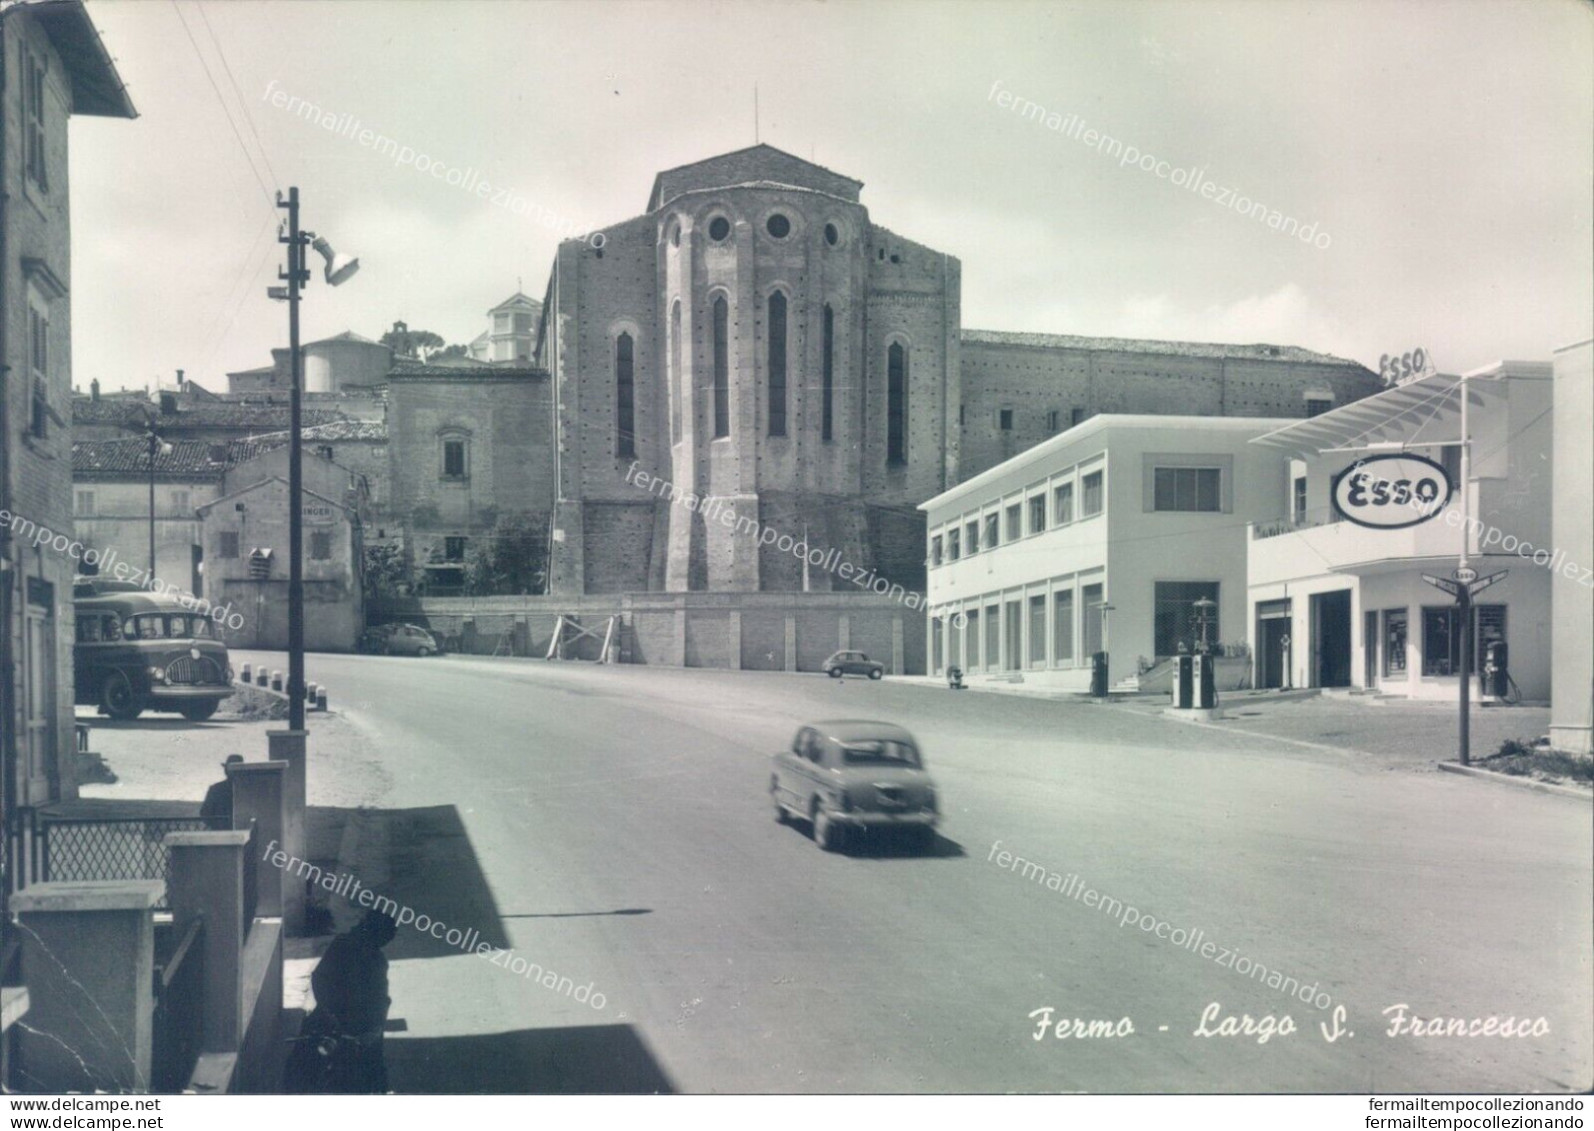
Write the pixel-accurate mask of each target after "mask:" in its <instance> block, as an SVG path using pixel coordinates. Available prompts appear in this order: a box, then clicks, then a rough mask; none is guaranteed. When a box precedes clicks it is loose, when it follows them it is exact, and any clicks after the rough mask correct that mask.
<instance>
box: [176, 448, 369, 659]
mask: <svg viewBox="0 0 1594 1131" xmlns="http://www.w3.org/2000/svg"><path fill="white" fill-rule="evenodd" d="M288 455H289V451H288V449H287V448H286V447H273V448H271V449H270V450H269V451H266V452H263V453H261V454H259V455H257V456H255V457H254V458H252V459H248V460H245V461H243V462H241V463H239V464H237V465H236V466H233V467H230V468H228V469H227V472H226V474H225V476H224V477H223V481H222V484H221V493H220V494H219V495H218V497H216V498H215V499H213V500H211V501H210V502H207V503H204V504H202V505H201V506H199V507H198V508H197V510H198V512H199V516H200V519H201V521H202V530H203V538H204V560H205V583H206V588H207V597H208V599H209V600H210V601H211V603H212V604H213V605H214V606H216V607H218V608H228V609H229V610H230V613H236V614H237V615H238V616H239V617H241V618H242V620H243V627H241V628H235V627H233V626H232V624H231V623H230V624H229V626H228V630H227V642H228V644H230V645H232V646H234V647H243V648H274V649H280V648H286V647H287V642H288V573H289V565H288V562H289V558H288V548H289V529H288V528H289V521H288V517H289V513H290V512H289V494H288ZM302 466H303V469H304V481H303V497H302V499H301V508H300V513H301V514H302V516H303V520H304V527H303V530H304V546H303V548H304V623H305V633H304V641H305V647H306V648H309V649H311V650H312V651H328V652H340V651H350V650H352V649H353V648H354V647H355V645H356V643H357V642H358V640H359V635H360V630H361V629H362V628H363V627H364V624H365V605H364V593H363V587H362V584H361V570H362V562H361V558H362V553H363V540H362V539H363V533H362V521H363V516H362V509H363V507H364V505H365V493H364V489H363V483H362V481H361V479H360V477H359V476H358V475H356V474H355V473H353V472H351V471H350V470H349V469H348V468H346V467H343V466H341V465H340V464H337V463H335V462H333V461H332V460H330V459H326V458H324V457H316V456H313V455H309V454H307V455H306V456H305V458H304V460H303V465H302ZM229 621H231V615H230V614H229Z"/></svg>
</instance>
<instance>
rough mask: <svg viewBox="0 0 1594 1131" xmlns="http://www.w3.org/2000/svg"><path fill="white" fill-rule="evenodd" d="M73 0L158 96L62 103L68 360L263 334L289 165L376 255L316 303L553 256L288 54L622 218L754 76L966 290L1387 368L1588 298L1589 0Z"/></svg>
mask: <svg viewBox="0 0 1594 1131" xmlns="http://www.w3.org/2000/svg"><path fill="white" fill-rule="evenodd" d="M89 7H90V12H91V14H92V15H93V17H94V19H95V21H96V22H97V24H98V26H99V28H100V31H101V34H102V36H103V37H104V39H105V41H106V44H107V45H108V47H109V48H110V50H111V52H112V53H113V54H114V55H115V56H116V58H117V61H118V65H119V67H120V69H121V73H122V76H123V78H124V79H125V80H126V82H127V84H128V86H129V89H130V90H131V93H132V97H133V100H134V103H135V104H136V105H137V107H138V109H139V112H140V115H141V117H140V118H139V119H138V120H137V121H133V122H126V121H116V120H105V121H102V120H99V119H92V118H80V119H77V120H76V121H74V123H73V127H72V131H73V134H72V177H73V186H72V194H73V195H72V207H73V237H74V248H73V254H74V278H73V307H74V309H73V317H74V326H73V334H74V379H75V381H76V382H77V383H78V384H79V385H80V386H84V387H86V386H87V384H88V382H89V380H90V379H91V378H94V377H98V378H99V379H100V380H101V382H102V384H103V385H104V386H105V387H107V388H118V387H141V386H143V385H145V384H147V383H151V382H153V381H154V380H155V379H156V378H164V379H168V380H169V379H170V376H171V374H172V372H173V370H175V369H176V368H178V367H181V368H183V369H185V370H187V372H188V374H189V375H190V376H192V377H195V378H196V379H198V380H200V381H202V382H205V383H206V384H208V385H209V386H210V387H212V388H216V389H221V388H224V387H225V379H224V377H223V376H222V375H223V374H224V373H225V372H226V371H227V370H229V369H242V368H248V367H252V366H256V365H261V364H265V363H267V362H269V360H270V354H269V351H270V349H271V347H272V346H274V345H282V344H284V343H285V338H286V315H285V311H284V308H283V307H282V306H281V305H279V304H276V303H272V302H270V301H269V300H268V299H267V298H266V297H265V293H264V290H265V287H267V286H268V285H270V284H272V283H274V282H275V281H276V280H275V272H276V267H277V265H278V264H279V262H280V249H279V248H278V246H277V245H276V244H275V242H274V240H273V238H272V237H273V235H274V224H275V217H276V215H277V213H276V211H275V209H273V208H272V207H271V205H270V203H269V201H270V195H269V194H274V193H275V191H276V189H277V188H278V187H279V186H281V187H284V188H285V187H286V186H288V185H297V186H299V188H300V191H301V195H302V197H303V200H304V223H305V226H306V227H307V228H311V229H314V230H316V231H318V232H320V233H322V234H323V235H326V236H328V237H329V238H331V239H332V241H333V243H334V244H336V245H337V246H338V247H339V249H340V250H345V249H346V250H348V251H350V252H353V253H355V254H357V255H359V257H360V259H361V263H362V268H361V272H360V274H359V275H358V276H357V277H356V278H354V279H353V280H352V281H350V282H349V283H348V284H346V285H345V286H343V287H341V288H338V289H337V290H333V289H331V288H329V287H326V286H325V285H322V284H321V283H320V282H319V279H318V281H317V282H316V283H315V284H313V285H312V287H311V289H310V291H309V294H308V298H307V301H306V303H305V312H304V317H305V333H306V340H310V339H313V338H315V337H320V336H324V335H328V334H333V333H337V332H339V331H342V330H345V329H353V330H356V331H358V332H360V333H363V334H366V335H368V336H370V337H376V336H378V335H379V334H380V333H381V332H382V330H383V329H384V328H385V327H387V326H389V325H391V324H392V322H393V321H394V320H395V319H400V318H402V319H404V320H406V321H407V322H409V324H410V325H411V326H412V327H417V328H425V329H431V330H434V331H436V332H437V333H439V334H441V335H443V337H444V338H446V339H447V340H449V341H468V340H469V339H470V338H471V337H473V336H474V335H475V334H477V333H478V332H479V331H480V330H481V329H482V328H483V327H484V325H485V320H484V317H483V315H484V312H485V311H486V310H487V308H488V307H490V306H492V305H494V304H495V303H497V302H498V301H500V300H501V299H503V298H505V297H507V296H508V295H509V294H511V293H512V292H513V291H514V290H515V288H516V285H517V280H519V281H520V285H521V286H522V287H523V289H524V290H525V291H526V292H527V293H528V294H530V295H532V296H533V297H535V298H540V297H541V296H542V292H543V288H544V285H545V283H546V280H547V272H548V267H549V263H550V259H551V256H552V253H553V249H554V246H555V242H556V240H557V238H558V237H557V234H556V233H555V231H554V230H552V228H551V227H550V226H549V225H548V224H546V223H542V222H539V221H538V219H537V218H536V216H535V215H532V216H526V215H517V214H516V213H515V212H514V211H512V210H511V209H509V208H506V207H504V206H502V205H494V204H493V203H492V201H491V199H490V198H489V199H485V200H484V199H482V198H480V197H478V196H476V195H472V194H470V193H468V192H466V191H464V190H462V189H461V188H457V187H451V186H450V185H449V184H447V183H446V181H445V180H439V179H434V178H433V177H432V176H430V175H427V174H425V173H421V172H419V171H417V170H416V169H415V168H401V167H396V165H395V161H394V159H393V158H392V157H390V156H384V155H382V154H381V153H379V152H377V151H376V150H375V148H374V147H362V146H361V145H360V144H359V143H358V142H357V140H353V139H351V138H348V137H345V136H340V135H338V134H335V133H333V132H330V131H327V130H323V129H321V128H319V127H318V126H317V125H315V124H314V123H313V122H312V121H308V120H306V118H304V117H303V116H300V115H297V114H294V113H290V112H288V111H286V110H284V109H282V108H279V107H277V106H274V105H273V104H272V101H271V99H270V98H269V97H268V95H267V92H268V89H269V90H271V91H275V90H285V91H286V92H288V94H289V95H291V96H293V97H296V98H299V99H302V100H305V101H308V102H311V103H314V104H315V105H316V106H318V107H319V108H321V109H322V110H324V111H325V112H326V113H328V114H330V115H350V116H352V117H353V118H357V119H358V120H359V121H360V123H362V124H363V125H364V126H366V127H368V128H370V129H372V130H374V131H377V132H378V133H380V134H382V135H385V136H387V137H390V138H393V139H395V141H396V142H398V143H399V144H400V145H402V146H407V147H409V148H410V149H411V150H413V151H415V152H418V153H424V154H425V155H426V156H427V158H429V159H430V160H434V161H440V162H443V163H444V164H445V165H446V167H447V168H448V169H450V170H452V169H458V170H460V171H461V173H460V175H461V176H463V175H465V173H466V171H469V170H475V171H476V175H477V177H478V178H486V179H487V180H489V181H490V182H491V183H492V184H493V185H502V186H505V187H506V188H508V189H510V190H512V191H513V192H514V193H515V194H516V195H517V196H519V197H523V198H525V199H526V200H527V201H531V202H535V203H536V204H537V205H538V206H539V207H540V208H541V209H543V211H544V212H545V213H546V214H550V215H556V216H559V217H564V218H568V219H569V220H570V221H571V222H572V223H576V224H581V225H582V226H583V227H585V226H587V225H589V224H590V225H593V226H598V227H601V226H602V224H604V223H605V222H613V221H616V220H620V219H625V218H628V217H631V216H634V215H637V214H638V213H640V212H642V211H643V209H644V206H645V204H646V199H647V193H648V190H649V188H650V186H651V182H652V178H653V174H654V173H655V172H657V171H658V170H660V169H666V168H669V167H671V166H675V165H679V164H683V163H685V162H689V161H693V160H697V159H699V158H702V157H707V156H710V155H712V154H715V153H719V152H724V151H727V150H732V149H737V148H741V147H743V146H746V145H749V144H751V143H752V142H753V139H754V113H753V88H754V85H755V83H756V84H757V87H758V92H759V94H758V99H759V106H760V114H759V119H760V124H759V129H760V136H761V139H762V140H763V141H765V142H768V143H770V144H772V145H776V146H779V147H781V148H783V149H786V150H788V151H790V152H792V153H795V154H797V155H799V156H802V157H805V158H811V159H813V160H817V161H818V162H819V163H820V164H822V165H825V166H828V167H830V168H832V169H835V170H837V171H839V172H842V173H845V174H847V175H849V176H852V177H855V178H857V179H859V180H862V181H863V182H864V195H863V200H864V203H865V204H866V205H868V207H869V209H870V212H871V215H872V217H873V218H874V220H875V222H876V223H879V224H882V225H884V226H886V227H889V228H891V229H893V230H894V231H897V232H899V233H901V234H903V235H905V236H908V237H909V238H911V239H915V240H918V241H920V242H922V243H926V244H929V245H930V246H932V247H935V248H939V249H943V250H945V251H948V252H950V253H952V254H954V255H956V256H958V257H959V258H960V259H961V260H962V261H963V322H964V325H965V326H968V327H978V328H982V329H997V330H1030V331H1044V332H1053V333H1073V334H1100V335H1122V336H1134V337H1152V338H1182V339H1193V340H1206V341H1236V342H1255V341H1268V342H1277V343H1288V344H1294V345H1301V346H1306V347H1308V348H1312V349H1318V350H1324V351H1327V352H1330V353H1334V354H1338V355H1340V356H1344V357H1354V358H1356V359H1358V360H1361V361H1363V362H1364V363H1366V364H1368V365H1369V366H1371V367H1373V368H1376V367H1377V364H1378V359H1379V356H1380V354H1382V353H1385V352H1400V351H1402V350H1405V349H1409V348H1411V347H1414V346H1419V345H1420V346H1425V347H1426V348H1427V349H1428V350H1429V351H1431V352H1432V354H1433V355H1434V356H1435V357H1436V358H1437V360H1438V362H1439V364H1440V366H1441V367H1442V368H1444V369H1446V370H1449V371H1458V370H1461V369H1466V368H1472V367H1476V366H1478V365H1482V364H1485V363H1487V362H1489V361H1491V360H1494V359H1497V358H1501V357H1529V358H1545V357H1548V356H1549V353H1550V351H1551V350H1552V349H1554V348H1555V347H1557V346H1561V345H1565V344H1567V343H1569V342H1573V341H1577V340H1581V339H1583V338H1586V337H1588V336H1590V334H1591V332H1594V325H1591V323H1594V288H1591V278H1594V257H1591V246H1594V234H1591V213H1594V109H1591V108H1594V79H1591V66H1590V58H1591V54H1594V31H1591V28H1594V16H1591V10H1594V9H1591V7H1590V6H1589V5H1587V4H1584V3H1579V2H1573V0H1505V2H1498V0H1489V2H1483V0H1478V2H1470V0H1462V2H1453V0H1426V2H1415V0H1412V2H1408V0H1378V2H1372V3H1359V2H1356V0H1342V2H1338V3H1332V4H1330V3H1321V2H1318V3H1306V2H1296V0H1250V2H1228V3H1215V2H1204V0H1176V2H1173V3H1153V2H1137V3H1080V4H1052V3H1002V2H1000V0H960V2H950V3H931V2H905V3H896V2H891V0H869V2H846V0H828V2H814V0H786V2H775V0H769V2H762V0H747V2H736V3H729V2H708V0H703V2H689V0H655V2H651V3H625V2H591V0H583V2H571V3H561V2H558V0H543V2H538V3H529V2H518V0H496V2H486V3H474V2H471V0H447V2H441V0H315V2H302V3H299V2H282V0H277V2H271V3H265V2H248V0H228V2H225V3H223V2H216V0H208V2H193V0H177V3H170V2H168V3H156V2H148V0H91V3H90V6H89ZM998 83H999V84H1001V85H1000V87H996V86H995V84H998ZM993 89H994V90H997V91H998V92H1000V91H1002V90H1006V91H1012V92H1014V94H1015V95H1016V96H1017V97H1019V98H1022V99H1025V100H1026V101H1028V102H1033V103H1038V104H1040V105H1041V106H1043V107H1045V108H1046V110H1047V111H1048V112H1055V113H1056V114H1058V115H1059V118H1058V119H1056V120H1054V121H1056V122H1060V121H1062V120H1066V119H1067V118H1068V116H1069V115H1077V116H1078V118H1079V119H1082V120H1083V123H1084V126H1085V127H1086V128H1090V129H1095V130H1098V131H1102V132H1104V133H1107V134H1109V135H1111V136H1112V137H1113V138H1115V139H1119V140H1121V141H1122V142H1123V143H1124V144H1125V145H1128V146H1134V147H1135V148H1136V149H1137V150H1138V151H1139V152H1140V153H1143V154H1151V155H1153V156H1154V157H1155V158H1156V159H1157V160H1158V161H1166V162H1168V164H1167V165H1166V166H1162V168H1163V169H1165V170H1167V171H1168V175H1167V176H1166V177H1159V176H1157V175H1156V172H1155V171H1154V170H1153V171H1151V172H1145V171H1141V169H1139V168H1137V167H1134V166H1132V165H1131V166H1124V165H1122V164H1120V161H1121V158H1114V157H1109V156H1107V155H1105V154H1103V153H1102V152H1100V151H1098V149H1097V148H1096V147H1094V146H1091V145H1087V144H1085V143H1084V142H1083V141H1081V140H1078V139H1077V138H1074V137H1070V136H1067V135H1066V134H1065V133H1063V132H1060V131H1058V130H1056V129H1048V128H1047V127H1046V125H1045V123H1044V121H1036V120H1034V119H1033V118H1029V117H1025V116H1024V115H1022V114H1019V113H1015V112H1014V110H1013V109H1012V108H1009V107H1005V106H1003V105H1002V102H1001V99H1000V97H995V98H993V97H992V92H993ZM1190 168H1194V169H1198V170H1201V171H1202V177H1203V179H1204V180H1207V181H1212V182H1215V183H1216V184H1217V185H1218V186H1220V187H1221V188H1223V189H1233V190H1234V191H1235V198H1236V199H1237V198H1238V197H1239V196H1245V197H1248V198H1250V199H1251V200H1253V201H1260V202H1263V203H1265V204H1266V206H1267V207H1268V208H1269V209H1270V210H1276V211H1277V212H1278V213H1280V214H1281V216H1287V217H1292V218H1294V219H1295V220H1296V221H1297V223H1298V224H1299V225H1301V226H1303V227H1304V226H1306V225H1310V224H1315V225H1316V232H1317V233H1319V236H1318V238H1317V241H1316V243H1317V246H1313V245H1312V244H1309V243H1305V242H1302V241H1301V240H1300V239H1298V238H1294V237H1291V236H1288V235H1283V234H1280V233H1279V232H1277V231H1274V230H1272V229H1270V228H1269V227H1268V226H1267V224H1266V223H1264V222H1263V221H1262V220H1259V219H1254V218H1249V217H1247V216H1243V215H1241V214H1240V213H1238V212H1236V211H1234V210H1233V209H1232V208H1225V207H1222V206H1220V205H1219V204H1218V203H1215V202H1214V200H1211V199H1203V198H1202V197H1201V196H1200V195H1199V194H1198V193H1195V192H1192V191H1190V190H1189V189H1187V188H1178V187H1175V186H1174V185H1173V184H1172V183H1171V170H1173V169H1190ZM268 190H269V193H268ZM1322 234H1326V236H1327V239H1326V240H1325V239H1324V238H1323V236H1322ZM1325 242H1326V243H1327V247H1326V248H1325V247H1323V246H1322V245H1323V244H1324V243H1325Z"/></svg>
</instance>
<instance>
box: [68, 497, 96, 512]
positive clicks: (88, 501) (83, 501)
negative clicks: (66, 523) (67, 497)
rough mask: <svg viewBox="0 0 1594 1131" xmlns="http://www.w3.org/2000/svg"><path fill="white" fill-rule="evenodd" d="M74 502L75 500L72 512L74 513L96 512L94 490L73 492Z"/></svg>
mask: <svg viewBox="0 0 1594 1131" xmlns="http://www.w3.org/2000/svg"><path fill="white" fill-rule="evenodd" d="M72 502H73V507H72V513H73V514H93V513H94V492H93V491H77V492H75V493H74V494H73V497H72Z"/></svg>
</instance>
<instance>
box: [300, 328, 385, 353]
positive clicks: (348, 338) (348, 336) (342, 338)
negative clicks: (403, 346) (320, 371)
mask: <svg viewBox="0 0 1594 1131" xmlns="http://www.w3.org/2000/svg"><path fill="white" fill-rule="evenodd" d="M323 342H359V343H360V344H361V345H362V346H376V345H381V344H382V343H380V342H373V341H372V340H371V339H370V338H367V337H366V336H365V335H364V334H356V333H355V332H354V331H353V330H345V331H343V333H341V334H333V335H332V336H331V337H330V338H317V339H316V340H315V341H313V342H306V343H304V344H305V345H307V346H319V345H321V344H322V343H323ZM300 348H301V349H302V348H303V347H302V346H301V347H300Z"/></svg>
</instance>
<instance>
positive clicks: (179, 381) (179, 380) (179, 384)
mask: <svg viewBox="0 0 1594 1131" xmlns="http://www.w3.org/2000/svg"><path fill="white" fill-rule="evenodd" d="M182 387H183V371H182V370H181V369H179V370H178V371H177V388H178V389H182Z"/></svg>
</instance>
